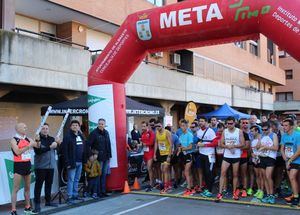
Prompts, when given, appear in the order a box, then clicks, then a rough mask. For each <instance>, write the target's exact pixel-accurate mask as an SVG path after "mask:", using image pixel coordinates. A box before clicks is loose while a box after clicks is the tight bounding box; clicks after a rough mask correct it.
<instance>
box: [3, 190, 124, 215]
mask: <svg viewBox="0 0 300 215" xmlns="http://www.w3.org/2000/svg"><path fill="white" fill-rule="evenodd" d="M119 195H120V193H116V192H114V193H111V194H109V197H106V198H100V199H97V200H95V199H92V198H85V199H84V200H83V201H75V204H74V205H67V204H65V203H63V204H58V207H56V208H55V207H45V206H44V203H41V209H42V211H41V213H39V214H41V215H44V214H55V213H58V212H61V211H64V210H68V209H71V208H77V207H81V206H84V205H89V204H92V203H95V202H100V201H104V200H107V199H111V198H115V197H117V196H119ZM54 203H58V200H57V201H54ZM10 211H11V204H6V205H1V206H0V215H7V214H10ZM17 212H18V214H19V215H20V214H24V201H20V202H18V203H17Z"/></svg>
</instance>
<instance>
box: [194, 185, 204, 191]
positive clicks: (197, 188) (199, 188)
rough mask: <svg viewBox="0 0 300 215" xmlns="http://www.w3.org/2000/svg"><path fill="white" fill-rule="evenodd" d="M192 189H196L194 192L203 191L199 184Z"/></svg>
mask: <svg viewBox="0 0 300 215" xmlns="http://www.w3.org/2000/svg"><path fill="white" fill-rule="evenodd" d="M194 190H195V191H196V193H202V192H203V190H202V189H201V187H200V186H199V185H196V186H195V187H194Z"/></svg>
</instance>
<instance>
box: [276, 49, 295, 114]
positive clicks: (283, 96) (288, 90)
mask: <svg viewBox="0 0 300 215" xmlns="http://www.w3.org/2000/svg"><path fill="white" fill-rule="evenodd" d="M279 65H280V68H282V70H284V72H285V79H286V85H285V86H277V87H276V101H275V103H274V109H275V110H276V111H277V112H279V113H283V114H295V115H296V116H297V118H298V119H299V118H300V86H299V83H300V63H299V62H298V61H297V60H295V59H294V58H292V57H291V56H289V55H288V54H287V53H286V52H284V51H282V52H280V59H279Z"/></svg>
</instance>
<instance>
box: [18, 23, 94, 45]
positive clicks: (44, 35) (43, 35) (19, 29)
mask: <svg viewBox="0 0 300 215" xmlns="http://www.w3.org/2000/svg"><path fill="white" fill-rule="evenodd" d="M13 31H14V32H16V33H18V34H19V33H20V32H25V33H29V34H33V35H38V36H41V37H46V38H48V39H52V40H54V41H55V42H58V43H66V44H68V45H76V46H79V47H82V48H83V49H84V50H89V47H88V46H85V45H82V44H79V43H74V42H71V41H69V40H67V39H62V38H59V37H55V36H51V35H47V34H41V33H36V32H33V31H29V30H26V29H23V28H14V29H13Z"/></svg>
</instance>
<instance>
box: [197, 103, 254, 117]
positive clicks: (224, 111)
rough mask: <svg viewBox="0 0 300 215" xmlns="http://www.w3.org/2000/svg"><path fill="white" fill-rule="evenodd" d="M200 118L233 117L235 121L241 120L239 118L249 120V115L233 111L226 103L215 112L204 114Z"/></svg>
mask: <svg viewBox="0 0 300 215" xmlns="http://www.w3.org/2000/svg"><path fill="white" fill-rule="evenodd" d="M200 116H204V117H206V118H211V117H217V118H218V119H226V118H227V117H229V116H233V117H234V118H235V119H241V118H247V119H249V118H250V115H248V114H245V113H242V112H239V111H237V110H235V109H233V108H232V107H230V106H229V105H228V104H227V103H225V104H224V105H222V106H221V107H220V108H219V109H217V110H214V111H212V112H209V113H206V114H201V115H200Z"/></svg>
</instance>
